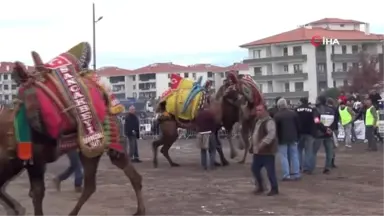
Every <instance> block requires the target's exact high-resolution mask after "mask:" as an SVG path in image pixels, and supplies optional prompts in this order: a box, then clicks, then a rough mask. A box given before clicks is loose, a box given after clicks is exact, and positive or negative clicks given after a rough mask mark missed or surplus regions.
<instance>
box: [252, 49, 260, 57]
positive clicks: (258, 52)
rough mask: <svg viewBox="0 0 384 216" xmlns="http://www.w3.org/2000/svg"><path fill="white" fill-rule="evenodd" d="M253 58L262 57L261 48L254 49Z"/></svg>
mask: <svg viewBox="0 0 384 216" xmlns="http://www.w3.org/2000/svg"><path fill="white" fill-rule="evenodd" d="M253 58H254V59H258V58H261V50H253Z"/></svg>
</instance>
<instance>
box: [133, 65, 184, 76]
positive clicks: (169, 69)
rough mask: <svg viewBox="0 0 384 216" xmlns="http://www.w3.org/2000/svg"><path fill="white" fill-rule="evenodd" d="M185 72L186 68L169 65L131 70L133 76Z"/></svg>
mask: <svg viewBox="0 0 384 216" xmlns="http://www.w3.org/2000/svg"><path fill="white" fill-rule="evenodd" d="M185 70H187V67H185V66H182V65H177V64H173V63H172V62H169V63H154V64H150V65H147V66H145V67H141V68H138V69H136V70H133V71H132V73H133V74H146V73H173V72H177V73H179V72H183V71H185Z"/></svg>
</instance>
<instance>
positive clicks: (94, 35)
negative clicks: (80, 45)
mask: <svg viewBox="0 0 384 216" xmlns="http://www.w3.org/2000/svg"><path fill="white" fill-rule="evenodd" d="M102 19H103V17H102V16H100V17H99V18H97V19H96V9H95V3H92V29H93V32H92V36H93V45H92V46H93V70H94V71H96V23H97V22H99V21H100V20H102Z"/></svg>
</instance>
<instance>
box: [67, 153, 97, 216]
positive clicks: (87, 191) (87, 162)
mask: <svg viewBox="0 0 384 216" xmlns="http://www.w3.org/2000/svg"><path fill="white" fill-rule="evenodd" d="M100 157H101V155H100V156H97V157H94V158H88V157H86V156H84V155H83V154H81V153H80V159H81V163H82V165H83V169H84V188H83V192H82V193H81V196H80V198H79V200H78V201H77V204H76V206H75V207H74V208H73V210H72V211H71V213H69V215H78V214H79V211H80V209H81V207H82V206H83V205H84V203H85V202H87V200H88V199H89V198H90V197H91V195H92V194H93V193H95V191H96V173H97V167H98V166H99V161H100Z"/></svg>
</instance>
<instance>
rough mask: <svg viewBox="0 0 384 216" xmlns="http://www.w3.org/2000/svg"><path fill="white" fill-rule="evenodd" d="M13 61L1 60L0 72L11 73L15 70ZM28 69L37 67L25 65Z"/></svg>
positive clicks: (31, 69)
mask: <svg viewBox="0 0 384 216" xmlns="http://www.w3.org/2000/svg"><path fill="white" fill-rule="evenodd" d="M13 66H14V63H13V62H0V73H10V72H12V70H13ZM25 67H26V69H27V70H28V71H30V72H31V71H33V70H34V69H35V68H34V67H32V66H27V65H25Z"/></svg>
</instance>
